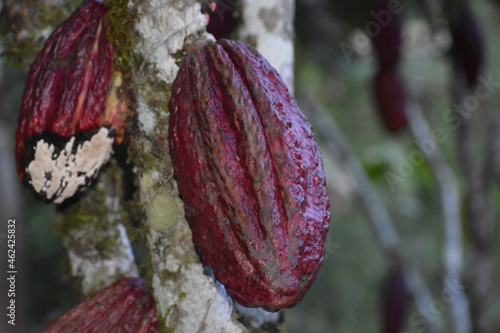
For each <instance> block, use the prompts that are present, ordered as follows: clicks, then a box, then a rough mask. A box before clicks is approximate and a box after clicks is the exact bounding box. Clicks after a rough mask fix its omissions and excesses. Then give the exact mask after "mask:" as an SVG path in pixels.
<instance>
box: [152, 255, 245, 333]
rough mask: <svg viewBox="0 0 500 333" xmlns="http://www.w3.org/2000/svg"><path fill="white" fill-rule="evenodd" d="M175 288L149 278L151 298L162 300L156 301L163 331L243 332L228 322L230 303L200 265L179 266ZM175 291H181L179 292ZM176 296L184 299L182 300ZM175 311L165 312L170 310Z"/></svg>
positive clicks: (237, 324) (229, 320) (171, 283)
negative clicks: (173, 307)
mask: <svg viewBox="0 0 500 333" xmlns="http://www.w3.org/2000/svg"><path fill="white" fill-rule="evenodd" d="M180 274H181V277H180V278H179V281H183V283H182V284H181V285H180V286H179V285H178V284H176V283H174V282H173V281H172V282H169V281H162V279H161V278H160V277H159V276H158V275H156V274H155V275H153V279H152V284H153V289H154V292H155V294H162V295H165V296H166V297H164V298H160V299H157V302H160V304H158V309H159V311H160V316H162V317H163V316H166V318H165V323H166V325H167V327H175V332H218V333H241V332H244V328H243V327H242V326H241V325H240V324H239V323H236V322H233V321H232V319H231V314H232V301H231V298H230V297H229V296H228V295H227V294H226V291H225V289H224V287H223V286H222V285H221V284H219V283H217V282H215V283H216V287H215V288H214V281H213V279H212V278H211V277H209V276H207V275H205V274H204V273H203V266H202V265H201V264H194V263H193V264H189V265H185V266H182V268H181V270H180ZM179 288H180V289H181V290H179ZM179 294H181V295H184V296H183V297H182V298H181V297H179ZM174 305H175V307H176V311H168V310H170V309H172V306H174Z"/></svg>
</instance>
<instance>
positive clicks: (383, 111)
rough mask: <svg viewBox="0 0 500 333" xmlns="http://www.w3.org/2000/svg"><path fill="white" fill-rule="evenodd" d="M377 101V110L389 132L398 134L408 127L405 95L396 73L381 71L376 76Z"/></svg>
mask: <svg viewBox="0 0 500 333" xmlns="http://www.w3.org/2000/svg"><path fill="white" fill-rule="evenodd" d="M374 85H375V87H374V88H375V101H376V103H377V109H378V112H379V115H380V118H381V120H382V123H383V124H384V127H385V128H386V129H387V130H388V131H389V132H397V131H400V130H402V129H403V128H405V127H406V126H407V119H406V114H405V93H404V90H403V87H402V83H401V81H400V80H399V77H398V74H397V72H395V71H380V72H378V73H377V75H376V76H375V80H374Z"/></svg>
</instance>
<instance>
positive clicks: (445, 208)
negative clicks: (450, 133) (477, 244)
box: [407, 103, 471, 333]
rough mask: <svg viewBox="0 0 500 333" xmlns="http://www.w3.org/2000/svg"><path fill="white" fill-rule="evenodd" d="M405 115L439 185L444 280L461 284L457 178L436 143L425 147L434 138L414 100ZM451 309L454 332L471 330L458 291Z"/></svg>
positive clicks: (461, 251)
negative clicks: (430, 146) (429, 147)
mask: <svg viewBox="0 0 500 333" xmlns="http://www.w3.org/2000/svg"><path fill="white" fill-rule="evenodd" d="M407 117H408V122H409V125H410V129H411V132H412V134H413V136H414V137H415V139H416V142H417V145H418V146H419V148H420V150H421V151H422V153H423V154H424V156H425V158H426V159H427V161H428V163H429V165H430V167H431V169H432V170H433V172H434V176H435V177H436V180H437V182H438V185H439V190H440V197H441V209H442V214H443V227H444V230H443V233H444V248H443V262H444V270H445V281H448V282H451V283H457V284H458V285H462V284H461V281H462V279H461V271H462V267H463V248H462V237H463V235H462V225H461V218H460V197H459V189H458V185H457V181H456V179H455V176H454V174H453V170H452V169H451V167H450V166H449V165H448V163H447V162H446V160H445V158H444V156H443V154H442V153H441V150H440V149H439V146H438V145H437V144H435V145H434V146H433V148H434V149H428V147H426V146H425V143H427V142H434V141H433V134H432V131H431V128H430V127H429V124H428V123H427V121H426V120H425V118H424V116H423V114H422V111H421V110H420V106H419V105H418V104H416V103H412V104H410V105H409V106H408V109H407ZM451 308H452V319H453V324H454V327H455V332H457V333H468V332H470V330H471V320H470V315H469V302H468V300H467V298H466V297H465V294H464V293H463V292H462V291H461V290H457V295H456V299H455V300H454V301H453V302H452V303H451Z"/></svg>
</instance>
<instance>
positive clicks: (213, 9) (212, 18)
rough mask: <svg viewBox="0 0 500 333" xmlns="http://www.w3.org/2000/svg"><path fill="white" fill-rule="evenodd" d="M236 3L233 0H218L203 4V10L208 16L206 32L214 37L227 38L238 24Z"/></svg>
mask: <svg viewBox="0 0 500 333" xmlns="http://www.w3.org/2000/svg"><path fill="white" fill-rule="evenodd" d="M209 1H210V0H208V1H207V2H209ZM236 4H237V3H236V1H235V0H218V1H216V2H209V3H208V4H207V3H205V4H204V6H203V8H204V9H203V12H204V13H205V15H207V17H208V24H207V32H208V33H211V34H212V35H213V36H214V37H215V39H221V38H228V37H229V36H230V35H231V33H232V32H233V31H234V29H235V28H236V26H237V24H238V20H237V16H238V11H237V10H236Z"/></svg>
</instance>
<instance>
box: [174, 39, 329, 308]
mask: <svg viewBox="0 0 500 333" xmlns="http://www.w3.org/2000/svg"><path fill="white" fill-rule="evenodd" d="M169 106H170V112H171V115H170V128H169V140H170V142H169V144H170V154H171V156H172V161H173V167H174V173H175V176H176V178H177V182H178V186H179V191H180V194H181V195H182V198H183V200H184V205H185V212H186V215H187V218H188V221H189V223H190V225H191V228H192V231H193V238H194V243H195V245H196V246H197V247H198V249H199V251H200V254H201V257H202V261H203V264H204V265H206V266H209V267H211V268H212V269H213V272H214V275H215V277H216V279H217V280H219V281H220V282H221V283H222V284H224V285H225V287H226V290H227V291H228V293H229V294H230V295H232V296H233V297H234V299H235V300H236V301H237V302H239V303H240V304H241V305H243V306H246V307H262V308H264V309H266V310H269V311H275V310H278V309H281V308H284V307H291V306H293V305H295V304H297V303H298V302H299V301H300V300H301V299H302V297H303V295H304V293H305V292H306V291H307V290H308V289H309V287H310V286H311V284H312V283H313V281H314V279H315V278H316V275H317V273H318V270H319V268H320V266H321V264H322V262H323V251H324V241H325V237H326V233H327V230H328V223H329V219H330V215H329V212H328V207H329V200H328V197H327V193H326V187H325V173H324V171H323V166H322V158H321V155H320V150H319V147H318V145H317V144H316V142H315V140H314V135H313V132H312V129H311V125H310V124H309V122H308V121H307V119H306V117H305V116H304V115H303V113H302V112H301V111H300V109H299V108H298V106H297V103H296V102H295V100H294V99H293V98H292V97H291V96H290V93H289V92H288V89H287V88H286V86H285V84H284V83H283V81H282V79H281V78H280V77H279V75H278V73H277V72H276V71H275V70H274V69H273V68H272V67H271V65H270V64H269V63H268V62H267V61H266V60H265V59H264V58H263V57H262V56H261V55H260V54H259V53H258V52H257V51H256V50H255V49H254V48H253V47H251V46H249V45H247V44H245V43H242V42H238V41H230V40H225V39H221V40H219V41H217V43H213V44H208V45H206V46H204V47H202V48H201V49H200V50H198V51H196V52H195V53H192V54H190V55H188V56H187V57H186V58H185V59H184V60H183V62H182V64H181V67H180V70H179V72H178V74H177V77H176V79H175V81H174V83H173V85H172V97H171V100H170V104H169Z"/></svg>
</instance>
